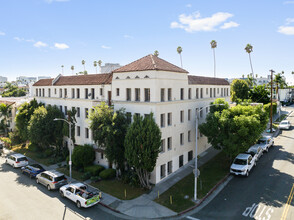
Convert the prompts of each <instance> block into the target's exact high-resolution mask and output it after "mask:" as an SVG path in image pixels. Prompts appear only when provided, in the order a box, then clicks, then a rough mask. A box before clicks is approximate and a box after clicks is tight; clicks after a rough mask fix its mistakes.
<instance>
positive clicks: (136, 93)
mask: <svg viewBox="0 0 294 220" xmlns="http://www.w3.org/2000/svg"><path fill="white" fill-rule="evenodd" d="M135 101H136V102H140V89H139V88H136V89H135Z"/></svg>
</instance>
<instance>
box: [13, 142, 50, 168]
mask: <svg viewBox="0 0 294 220" xmlns="http://www.w3.org/2000/svg"><path fill="white" fill-rule="evenodd" d="M11 150H13V151H14V152H17V153H20V154H23V155H25V156H28V157H30V158H32V159H33V160H35V161H37V162H38V163H41V164H45V165H46V166H49V165H51V164H50V159H51V158H50V157H47V158H40V152H33V151H30V150H29V149H28V144H27V145H26V146H25V147H22V145H21V144H18V145H15V146H12V148H11Z"/></svg>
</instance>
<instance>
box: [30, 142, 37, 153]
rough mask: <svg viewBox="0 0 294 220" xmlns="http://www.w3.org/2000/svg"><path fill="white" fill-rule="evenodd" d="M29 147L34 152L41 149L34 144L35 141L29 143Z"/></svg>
mask: <svg viewBox="0 0 294 220" xmlns="http://www.w3.org/2000/svg"><path fill="white" fill-rule="evenodd" d="M28 148H29V150H30V151H32V152H37V151H39V147H38V145H37V144H33V143H31V144H30V145H29V147H28Z"/></svg>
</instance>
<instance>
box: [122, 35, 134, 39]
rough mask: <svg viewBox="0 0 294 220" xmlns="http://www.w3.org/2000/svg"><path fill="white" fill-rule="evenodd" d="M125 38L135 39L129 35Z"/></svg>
mask: <svg viewBox="0 0 294 220" xmlns="http://www.w3.org/2000/svg"><path fill="white" fill-rule="evenodd" d="M124 38H129V39H134V37H133V36H130V35H127V34H125V35H124Z"/></svg>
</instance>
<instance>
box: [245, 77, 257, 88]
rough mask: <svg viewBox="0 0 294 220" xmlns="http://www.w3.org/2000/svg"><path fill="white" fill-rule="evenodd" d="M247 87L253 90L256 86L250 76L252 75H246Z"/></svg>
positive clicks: (254, 80)
mask: <svg viewBox="0 0 294 220" xmlns="http://www.w3.org/2000/svg"><path fill="white" fill-rule="evenodd" d="M245 81H246V82H247V84H248V86H249V88H253V86H255V85H256V79H254V77H253V76H252V74H248V75H247V79H246V80H245Z"/></svg>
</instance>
